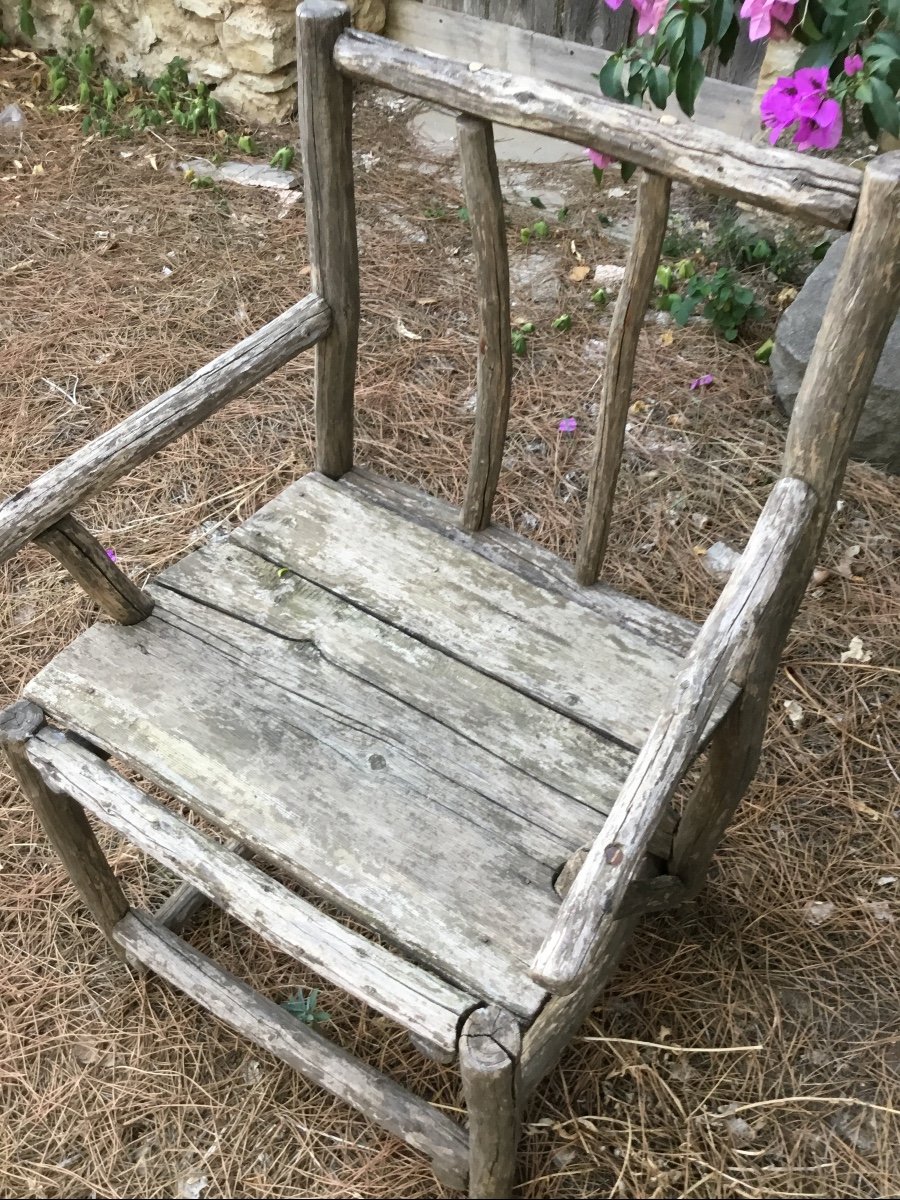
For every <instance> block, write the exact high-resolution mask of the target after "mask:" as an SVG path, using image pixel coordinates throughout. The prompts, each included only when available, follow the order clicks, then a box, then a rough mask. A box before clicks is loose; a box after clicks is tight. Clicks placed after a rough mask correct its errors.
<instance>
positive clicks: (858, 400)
mask: <svg viewBox="0 0 900 1200" xmlns="http://www.w3.org/2000/svg"><path fill="white" fill-rule="evenodd" d="M898 305H900V151H894V152H893V153H891V154H884V155H879V156H878V157H876V158H873V159H872V160H871V162H870V163H869V165H868V167H867V168H866V171H865V175H864V177H863V187H862V196H861V199H860V205H859V213H858V214H857V218H856V221H855V223H854V226H853V232H852V234H851V236H850V241H849V243H848V245H847V251H846V253H845V255H844V260H843V262H842V263H841V267H840V270H839V271H838V275H837V278H836V279H835V282H834V286H833V288H832V290H831V296H830V297H829V301H828V307H827V308H826V310H825V316H824V318H823V320H822V325H821V328H820V329H819V335H818V337H817V338H816V343H815V346H814V348H813V352H812V357H811V358H810V361H809V365H808V366H807V368H806V373H805V375H804V376H803V382H802V384H801V386H800V391H799V393H798V395H797V399H796V401H795V404H794V411H793V414H792V416H791V424H790V428H789V430H788V436H787V444H786V446H785V452H784V474H785V475H789V476H795V477H796V478H798V479H805V480H806V482H807V483H808V484H809V485H810V486H811V487H812V488H814V489H815V491H816V492H817V493H818V494H819V495H820V496H821V497H822V501H823V513H824V519H823V525H822V533H823V534H824V529H825V525H824V521H827V519H828V517H829V516H830V514H831V508H832V505H833V504H834V501H835V500H836V499H837V497H838V495H839V493H840V487H841V481H842V480H843V477H844V470H845V468H846V465H847V457H848V454H849V450H850V443H851V441H852V440H853V434H854V432H855V430H856V425H857V422H858V420H859V415H860V413H861V412H862V408H863V405H864V404H865V400H866V397H867V395H868V394H869V388H870V387H871V384H872V379H873V378H874V376H875V371H876V369H877V367H878V360H879V359H880V357H881V351H882V349H883V347H884V343H885V340H886V338H887V335H888V332H889V330H890V328H891V326H892V324H893V323H894V318H895V317H896V315H897V309H898ZM813 552H814V553H815V550H814V551H813Z"/></svg>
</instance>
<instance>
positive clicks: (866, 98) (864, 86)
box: [856, 79, 872, 104]
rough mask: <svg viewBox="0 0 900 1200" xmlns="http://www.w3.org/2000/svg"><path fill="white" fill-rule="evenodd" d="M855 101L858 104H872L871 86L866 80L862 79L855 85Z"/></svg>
mask: <svg viewBox="0 0 900 1200" xmlns="http://www.w3.org/2000/svg"><path fill="white" fill-rule="evenodd" d="M856 99H857V100H858V101H859V102H860V104H871V103H872V86H871V84H870V83H869V82H868V81H867V80H865V79H863V80H862V81H861V82H860V83H858V84H857V86H856Z"/></svg>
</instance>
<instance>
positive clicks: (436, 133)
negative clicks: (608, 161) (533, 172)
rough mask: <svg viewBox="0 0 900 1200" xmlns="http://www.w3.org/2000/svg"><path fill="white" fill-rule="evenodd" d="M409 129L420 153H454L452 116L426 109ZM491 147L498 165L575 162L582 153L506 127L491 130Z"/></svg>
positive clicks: (454, 115)
mask: <svg viewBox="0 0 900 1200" xmlns="http://www.w3.org/2000/svg"><path fill="white" fill-rule="evenodd" d="M409 127H410V130H411V132H412V134H413V136H414V137H415V139H416V141H417V142H418V143H419V145H420V146H421V147H422V149H423V150H427V151H428V152H429V153H431V154H440V155H450V154H455V153H456V114H455V113H451V112H448V111H447V110H446V109H443V108H435V107H433V106H432V105H428V106H426V107H424V108H423V109H422V111H421V112H419V113H417V114H416V115H415V116H414V117H413V118H412V120H411V121H410V125H409ZM494 145H495V147H496V150H497V161H498V162H511V163H529V164H531V165H535V164H539V163H561V162H574V161H576V160H578V159H582V158H583V157H584V151H583V150H582V149H581V148H580V147H579V146H573V145H572V143H571V142H561V141H560V140H559V138H551V137H546V136H545V135H544V134H542V133H530V132H529V131H528V130H526V129H510V128H509V126H507V125H495V126H494Z"/></svg>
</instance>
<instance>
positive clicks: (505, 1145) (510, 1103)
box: [459, 1005, 522, 1200]
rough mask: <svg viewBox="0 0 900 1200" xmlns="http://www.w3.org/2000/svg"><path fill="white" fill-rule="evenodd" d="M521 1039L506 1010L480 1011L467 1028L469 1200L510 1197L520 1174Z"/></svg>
mask: <svg viewBox="0 0 900 1200" xmlns="http://www.w3.org/2000/svg"><path fill="white" fill-rule="evenodd" d="M521 1054H522V1034H521V1030H520V1029H519V1025H518V1022H517V1021H516V1020H515V1019H514V1018H513V1017H512V1016H510V1014H509V1013H508V1012H506V1011H505V1010H504V1009H502V1008H498V1007H497V1006H496V1005H489V1006H488V1007H487V1008H479V1009H476V1010H475V1012H473V1013H472V1014H471V1016H470V1017H469V1018H468V1020H467V1021H466V1023H465V1025H464V1026H463V1030H462V1036H461V1037H460V1042H459V1066H460V1072H461V1074H462V1084H463V1093H464V1094H465V1098H466V1107H467V1109H468V1112H469V1196H470V1197H472V1198H473V1200H493V1198H494V1197H502V1198H506V1197H509V1196H510V1195H511V1194H512V1187H513V1182H514V1180H515V1174H516V1144H517V1142H518V1140H519V1127H520V1115H521V1114H520V1078H519V1067H520V1058H521Z"/></svg>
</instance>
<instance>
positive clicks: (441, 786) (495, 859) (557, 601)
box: [26, 471, 695, 1020]
mask: <svg viewBox="0 0 900 1200" xmlns="http://www.w3.org/2000/svg"><path fill="white" fill-rule="evenodd" d="M455 519H456V515H455V510H453V509H451V508H450V507H449V506H447V505H444V504H442V503H441V502H439V501H436V500H433V499H431V498H429V497H425V496H422V495H421V494H419V493H416V492H413V491H412V490H411V489H409V488H405V487H403V486H401V485H397V484H392V483H389V482H388V481H386V480H381V479H378V478H377V477H374V476H370V475H367V474H365V473H363V472H359V471H353V472H351V473H350V474H349V475H347V476H345V477H344V478H343V479H341V480H340V481H339V482H333V481H331V480H328V479H325V478H324V477H322V476H318V475H308V476H306V477H305V478H303V479H301V480H299V481H298V482H297V483H295V484H293V485H292V486H291V487H289V488H287V489H286V491H284V492H283V493H282V494H281V495H280V496H278V497H277V498H276V499H275V500H273V501H272V502H271V503H270V504H268V505H267V506H266V507H264V508H263V509H261V510H260V511H259V512H258V513H257V514H256V515H255V516H254V517H253V518H252V519H251V520H249V521H248V522H247V523H246V524H245V525H243V526H242V527H241V528H239V529H237V530H236V531H235V532H234V533H232V534H231V536H230V537H229V538H228V539H227V540H226V541H223V542H221V543H219V544H217V545H214V546H207V547H204V548H203V549H201V550H198V551H197V552H195V553H193V554H190V555H189V556H187V557H186V558H184V559H183V560H182V561H180V562H179V563H177V564H176V565H174V566H173V567H171V568H169V569H168V570H167V571H165V572H164V573H163V574H162V575H161V576H160V577H159V578H158V579H157V581H156V583H155V584H154V585H152V588H151V591H152V593H153V596H154V599H155V602H156V607H155V609H154V611H153V614H152V615H151V616H150V617H149V618H147V619H146V620H145V621H143V622H142V623H140V624H138V625H133V626H120V625H110V624H98V625H95V626H94V627H93V628H91V629H89V630H88V631H87V632H85V633H84V634H82V635H81V636H80V637H78V638H77V639H76V640H75V641H74V642H73V643H72V644H71V645H70V646H68V647H67V648H66V649H65V650H64V651H63V652H62V653H61V654H60V655H59V656H58V657H57V658H56V659H55V660H54V661H53V662H51V663H50V664H49V665H48V666H47V667H46V668H45V669H44V670H43V671H42V672H41V673H40V674H39V675H38V676H37V677H36V678H35V679H34V680H33V681H32V682H31V684H30V685H29V686H28V688H27V693H26V694H27V695H28V697H29V698H30V699H32V700H34V701H35V702H36V703H38V704H39V705H40V706H41V707H42V708H43V709H44V710H45V712H46V713H47V714H48V716H50V717H51V718H52V719H53V720H55V721H56V722H57V723H58V724H60V725H62V726H63V727H65V728H67V729H71V730H73V731H75V732H77V733H78V734H80V735H82V736H83V737H85V738H87V739H89V740H90V741H91V742H93V743H95V744H96V745H98V746H100V747H102V748H103V749H104V750H106V751H108V752H110V753H111V754H113V755H114V756H115V757H116V758H117V759H120V760H123V761H124V762H125V763H127V764H128V765H129V766H130V767H131V768H133V769H134V770H136V771H138V772H140V773H141V774H142V775H143V776H144V777H145V778H147V779H149V780H151V781H153V782H154V783H156V784H158V785H160V786H161V787H162V788H164V789H165V790H166V791H167V792H168V793H169V794H171V795H172V796H173V797H175V798H177V799H178V800H180V801H182V802H184V803H186V804H187V805H188V806H190V808H191V809H192V810H194V811H195V812H196V813H198V814H199V815H201V816H202V817H204V818H205V819H207V820H208V821H210V822H212V823H213V824H214V825H215V826H216V827H218V829H219V830H221V832H222V833H223V834H224V835H226V836H228V837H236V838H239V839H240V840H241V841H243V842H245V843H246V844H247V845H248V846H250V847H251V848H252V850H253V851H254V852H256V853H257V854H258V855H259V856H261V857H263V858H265V859H266V860H268V861H269V862H271V863H273V864H275V865H276V866H277V867H279V868H280V869H281V871H282V872H283V873H284V874H286V875H287V876H289V877H290V878H291V879H293V880H295V881H297V882H299V883H300V884H302V885H303V886H304V887H305V888H306V889H308V891H310V892H312V893H314V894H315V895H317V896H319V897H322V898H323V899H326V900H328V901H330V902H333V903H334V904H336V905H337V906H339V907H340V909H342V910H343V911H344V912H346V913H347V914H349V915H351V916H352V917H354V918H355V919H356V920H358V921H359V922H361V923H362V924H363V925H364V926H365V927H366V928H368V929H370V930H372V931H374V932H377V933H378V934H380V935H382V936H383V937H384V938H385V939H386V940H387V942H388V943H389V944H390V945H392V946H393V947H395V948H397V949H398V950H399V951H400V952H401V953H403V954H405V955H406V956H408V957H410V958H411V959H414V960H415V961H416V962H418V963H421V964H424V965H425V966H427V967H429V968H430V969H431V970H432V971H433V972H434V973H436V974H437V975H439V976H441V977H442V978H444V979H446V980H448V981H451V982H453V983H455V984H457V985H459V986H461V987H464V988H466V989H467V990H468V991H470V992H471V993H472V994H473V995H476V996H479V997H482V998H484V999H486V1000H490V1001H494V1002H496V1003H499V1004H501V1005H503V1006H505V1007H506V1008H508V1009H509V1010H510V1011H512V1012H514V1013H516V1014H517V1015H518V1016H520V1017H522V1018H523V1019H526V1020H527V1019H530V1018H532V1017H533V1016H534V1015H535V1013H536V1012H537V1010H538V1009H539V1007H540V1006H541V1004H542V1003H543V1001H544V999H545V994H544V992H543V990H542V989H541V988H540V987H538V986H537V985H536V984H535V983H534V982H533V981H532V980H531V979H530V977H529V975H528V966H529V963H530V961H531V959H532V957H533V955H534V953H535V952H536V950H537V949H538V946H539V945H540V943H541V941H542V940H543V938H544V936H545V935H546V933H547V932H548V930H549V928H550V925H551V923H552V921H553V919H554V916H555V913H556V910H557V907H558V903H559V901H558V897H557V895H556V893H555V892H554V890H553V881H554V878H555V875H556V873H557V872H558V870H559V868H560V867H561V866H562V864H563V863H564V862H565V860H566V859H567V858H568V857H569V855H571V854H572V852H573V851H574V850H576V849H577V848H578V847H579V846H581V845H583V844H584V843H585V842H587V841H590V840H592V839H593V838H594V837H595V836H596V834H597V832H598V831H599V829H600V828H601V826H602V823H603V820H604V817H605V815H606V813H607V812H608V810H609V808H610V806H611V804H612V802H613V800H614V799H615V797H616V794H617V793H618V790H619V789H620V787H621V785H622V783H623V781H624V779H625V777H626V775H627V773H628V770H629V768H630V766H631V763H632V762H633V760H634V757H635V754H636V752H637V750H638V748H639V747H640V745H641V744H642V742H643V740H644V738H645V737H646V735H647V733H648V731H649V729H650V727H651V725H652V723H653V720H654V717H655V714H656V713H657V712H658V710H659V708H660V707H661V705H662V703H663V702H664V699H665V697H666V694H667V690H668V688H669V687H670V685H671V682H672V679H673V676H674V674H675V672H676V670H677V668H678V666H679V663H680V660H681V658H682V656H683V654H684V652H685V650H686V647H687V646H688V644H689V643H690V641H691V639H692V637H693V636H694V632H695V627H694V626H693V625H691V624H690V623H689V622H686V621H683V620H681V619H679V618H675V617H673V616H671V615H670V614H668V613H665V612H662V611H660V610H658V609H655V608H654V607H652V606H650V605H647V604H645V603H642V602H639V601H636V600H634V599H631V598H629V597H627V596H623V595H621V594H618V593H615V592H613V591H610V590H609V589H606V588H603V587H599V586H595V587H592V588H587V589H580V588H576V586H575V585H574V583H573V582H572V581H571V578H570V576H569V571H568V568H567V567H566V565H565V564H564V563H562V562H561V561H560V560H558V559H557V558H555V557H554V556H553V555H550V554H548V553H546V552H544V551H542V550H540V549H538V548H536V547H534V546H532V545H531V544H530V543H528V542H527V541H525V540H524V539H521V538H519V537H517V536H516V535H514V534H512V533H509V532H508V531H503V530H499V529H491V530H488V531H485V532H484V533H482V534H476V535H468V534H464V533H462V532H461V531H460V530H459V529H458V528H456V526H455V524H454V522H455ZM669 828H671V826H670V827H669ZM665 835H666V830H665V829H662V830H660V831H658V833H657V842H656V843H655V845H656V846H657V848H658V849H659V850H660V851H661V852H662V851H664V850H665Z"/></svg>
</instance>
